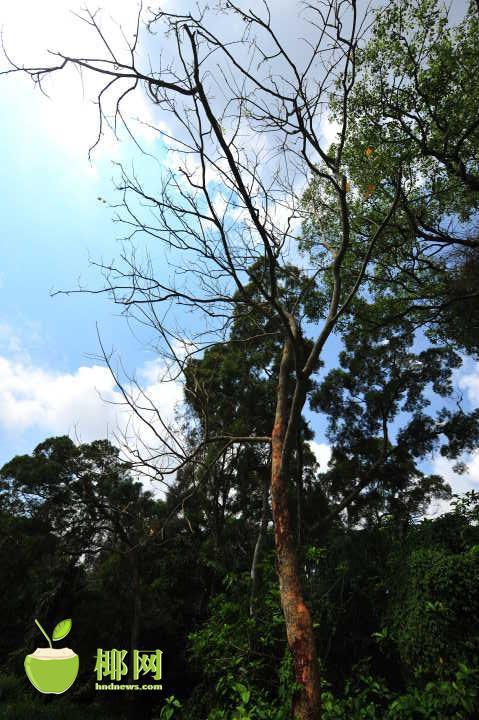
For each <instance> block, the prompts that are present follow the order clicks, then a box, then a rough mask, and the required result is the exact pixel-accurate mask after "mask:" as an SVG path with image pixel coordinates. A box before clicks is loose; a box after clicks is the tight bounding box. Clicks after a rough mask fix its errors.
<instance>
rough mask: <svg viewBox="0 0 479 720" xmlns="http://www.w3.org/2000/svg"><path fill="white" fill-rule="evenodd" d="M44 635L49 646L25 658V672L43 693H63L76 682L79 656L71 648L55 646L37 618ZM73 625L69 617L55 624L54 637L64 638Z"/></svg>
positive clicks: (56, 638)
mask: <svg viewBox="0 0 479 720" xmlns="http://www.w3.org/2000/svg"><path fill="white" fill-rule="evenodd" d="M35 623H36V624H37V625H38V627H39V628H40V630H41V631H42V633H43V635H44V636H45V637H46V639H47V641H48V647H47V648H37V649H36V650H35V652H34V653H32V654H31V655H27V656H26V658H25V672H26V673H27V677H28V679H29V680H30V682H31V683H32V685H33V687H35V688H36V689H37V690H39V691H40V692H41V693H45V694H50V693H53V694H55V695H61V694H62V693H64V692H65V690H68V688H69V687H71V686H72V685H73V683H74V682H75V679H76V676H77V674H78V664H79V658H78V655H77V654H76V653H74V652H73V650H71V649H70V648H67V647H64V648H58V649H57V648H54V647H53V646H52V641H51V640H50V638H49V636H48V635H47V633H46V632H45V630H44V629H43V628H42V626H41V625H40V623H39V622H38V620H35ZM71 627H72V621H71V620H70V619H69V618H68V619H67V620H62V621H61V622H59V623H58V625H56V626H55V628H54V630H53V633H52V639H53V640H54V641H57V640H63V638H64V637H66V636H67V635H68V633H69V632H70V630H71Z"/></svg>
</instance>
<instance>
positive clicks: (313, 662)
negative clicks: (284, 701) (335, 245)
mask: <svg viewBox="0 0 479 720" xmlns="http://www.w3.org/2000/svg"><path fill="white" fill-rule="evenodd" d="M291 352H292V349H291V344H290V342H289V341H286V344H285V347H284V349H283V355H282V358H281V366H280V372H279V382H278V396H277V404H276V414H275V420H274V427H273V432H272V438H271V441H272V463H271V501H272V502H271V504H272V511H273V520H274V534H275V545H276V562H277V572H278V578H279V589H280V597H281V605H282V609H283V614H284V619H285V625H286V635H287V639H288V645H289V648H290V650H291V654H292V656H293V663H294V675H295V681H296V683H297V684H298V685H299V686H300V688H301V689H300V690H299V691H298V692H297V694H296V696H295V697H294V699H293V707H292V717H293V718H294V719H295V720H320V717H321V692H320V678H319V666H318V658H317V654H316V641H315V637H314V631H313V625H312V620H311V614H310V612H309V610H308V608H307V607H306V605H305V602H304V597H303V592H302V588H301V580H300V573H299V565H298V557H297V548H296V543H295V537H294V531H293V524H292V522H291V520H292V518H291V512H290V508H289V502H288V472H289V465H290V456H291V449H289V448H287V447H285V443H284V440H285V433H286V428H287V423H288V417H289V412H290V403H291V400H290V392H289V374H290V369H291V362H292V357H291Z"/></svg>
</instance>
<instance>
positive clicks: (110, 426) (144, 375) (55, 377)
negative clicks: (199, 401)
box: [0, 325, 182, 447]
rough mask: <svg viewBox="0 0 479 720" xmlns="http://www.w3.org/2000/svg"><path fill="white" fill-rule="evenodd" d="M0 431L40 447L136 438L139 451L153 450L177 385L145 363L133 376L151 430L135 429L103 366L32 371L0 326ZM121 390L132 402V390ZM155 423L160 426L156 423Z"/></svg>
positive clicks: (157, 366)
mask: <svg viewBox="0 0 479 720" xmlns="http://www.w3.org/2000/svg"><path fill="white" fill-rule="evenodd" d="M0 332H1V334H0V340H2V343H1V344H0V347H2V346H3V347H4V348H5V349H6V352H3V353H0V429H1V430H2V431H3V432H4V433H15V434H16V435H17V436H21V435H22V434H24V433H27V432H29V433H30V434H31V433H33V435H34V436H36V437H37V441H38V442H40V441H41V440H43V439H44V438H45V437H46V436H49V435H63V434H68V435H70V436H71V437H72V438H73V439H75V440H78V441H81V442H91V441H92V440H96V439H99V438H104V437H108V438H109V439H110V440H112V441H113V442H115V440H116V438H118V437H120V436H123V435H126V436H128V437H129V438H130V439H134V438H140V439H141V443H143V445H144V446H147V447H149V446H152V447H156V446H158V439H157V438H156V437H155V433H154V429H156V430H158V431H161V432H163V430H162V428H161V421H163V422H165V424H166V425H168V424H173V423H174V414H175V409H176V407H177V405H178V403H180V402H181V399H182V387H181V384H180V383H179V382H178V381H168V379H167V376H168V370H167V368H166V366H165V364H164V363H163V361H162V360H160V359H157V360H150V361H148V362H147V363H145V365H144V366H143V367H141V368H140V369H139V371H138V377H139V378H140V379H141V381H142V386H141V387H142V391H143V392H144V395H143V396H142V401H141V404H142V406H144V407H147V404H146V400H145V398H149V399H150V400H151V401H152V403H154V408H155V411H154V412H153V411H152V410H151V408H147V410H145V413H144V414H145V416H146V418H147V419H148V421H149V422H150V423H151V426H150V427H148V426H147V425H145V424H143V423H141V422H140V421H139V420H138V418H137V417H135V415H134V413H133V412H132V410H131V408H129V407H128V406H125V404H124V402H123V396H122V394H121V392H120V389H119V388H118V386H117V385H116V383H115V380H114V378H113V376H112V374H111V373H110V371H109V370H108V368H106V367H105V366H103V365H98V364H93V365H90V366H82V367H79V368H78V369H76V370H75V371H73V372H59V371H55V370H52V369H44V368H40V367H37V366H35V365H34V364H33V363H32V362H31V360H30V359H29V358H28V355H26V354H25V353H23V352H21V346H20V340H19V338H18V337H17V336H16V335H15V333H13V332H11V331H10V332H9V330H8V326H6V325H2V326H0ZM125 387H126V390H127V391H129V392H131V393H132V394H134V395H136V396H138V389H137V388H136V387H135V386H134V384H132V383H130V384H129V385H128V384H127V385H126V386H125ZM160 418H161V420H160Z"/></svg>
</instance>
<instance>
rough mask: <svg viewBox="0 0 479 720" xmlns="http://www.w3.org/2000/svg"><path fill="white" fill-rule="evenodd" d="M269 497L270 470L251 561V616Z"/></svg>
mask: <svg viewBox="0 0 479 720" xmlns="http://www.w3.org/2000/svg"><path fill="white" fill-rule="evenodd" d="M268 498H269V478H268V472H266V473H265V480H264V485H263V504H262V508H261V524H260V527H259V533H258V539H257V540H256V545H255V547H254V553H253V562H252V563H251V593H250V598H249V614H250V617H254V614H255V613H254V603H255V599H256V588H257V585H258V563H259V556H260V552H261V546H262V544H263V540H264V536H265V535H266V530H267V528H268V510H269V508H268Z"/></svg>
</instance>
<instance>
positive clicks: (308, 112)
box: [9, 0, 403, 720]
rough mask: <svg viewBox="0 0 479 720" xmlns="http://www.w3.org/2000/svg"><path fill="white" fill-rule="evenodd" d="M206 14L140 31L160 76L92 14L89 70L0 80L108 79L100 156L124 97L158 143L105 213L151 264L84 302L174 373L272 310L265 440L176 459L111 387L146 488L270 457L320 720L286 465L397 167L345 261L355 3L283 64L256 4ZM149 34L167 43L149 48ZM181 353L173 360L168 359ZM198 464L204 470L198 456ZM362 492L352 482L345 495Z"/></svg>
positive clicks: (313, 716)
mask: <svg viewBox="0 0 479 720" xmlns="http://www.w3.org/2000/svg"><path fill="white" fill-rule="evenodd" d="M220 11H221V13H224V14H225V15H226V16H227V17H230V18H231V23H232V25H231V27H232V28H233V29H234V36H233V37H230V38H228V37H226V38H225V37H220V36H218V35H217V34H216V33H215V29H214V28H215V22H214V18H212V14H211V12H208V11H205V12H204V13H199V14H197V15H193V14H184V15H181V14H175V13H170V12H161V11H158V12H157V13H155V14H153V15H152V16H151V17H149V19H148V22H147V25H146V29H147V31H149V32H150V33H151V35H147V34H145V37H147V38H148V42H151V41H152V40H153V41H154V42H156V43H158V44H159V46H161V47H162V48H163V49H164V53H165V57H166V54H169V57H168V61H165V59H164V57H163V55H161V54H160V53H157V55H158V57H159V60H158V65H157V66H156V67H155V66H154V64H153V62H151V65H149V63H148V61H147V59H146V58H145V57H144V56H142V59H141V58H140V54H139V48H140V43H139V42H138V39H139V37H140V36H141V31H142V27H143V26H142V22H141V20H142V16H141V13H140V15H139V17H138V27H137V29H136V32H135V36H134V42H133V43H130V44H128V42H127V40H126V36H125V43H126V46H125V47H124V48H116V47H114V46H113V45H112V44H111V43H110V42H109V40H108V38H107V37H106V35H105V33H104V32H103V31H102V28H101V25H100V16H99V15H95V14H93V13H88V12H87V13H85V14H84V16H83V20H84V21H85V22H87V23H89V24H90V25H91V27H92V31H93V32H96V33H98V35H99V37H100V38H101V41H102V43H103V46H104V50H105V54H104V56H103V57H102V58H101V59H98V58H91V57H72V56H70V55H68V54H67V53H60V52H59V53H55V54H54V58H53V62H52V64H51V66H45V67H36V68H25V67H22V66H20V65H18V63H17V64H15V63H14V62H13V60H11V63H12V67H11V69H10V70H9V72H15V71H23V72H27V73H29V74H30V75H31V77H32V78H33V80H34V81H35V82H36V83H37V84H39V85H44V84H45V83H47V80H48V76H49V75H50V74H51V73H53V72H58V71H61V70H63V69H65V68H67V67H68V66H75V67H76V68H79V69H80V70H81V71H82V72H84V73H85V72H90V73H95V74H96V75H97V76H100V77H104V79H105V84H104V87H103V89H102V90H101V92H100V93H99V95H98V98H97V100H98V110H99V118H100V124H99V135H98V141H100V140H101V136H102V132H103V128H104V124H105V122H109V123H111V124H113V125H114V126H115V127H116V123H117V122H118V121H119V122H123V123H124V124H125V125H126V126H127V128H128V130H129V131H130V132H131V133H132V135H134V133H133V131H132V130H131V128H130V124H129V122H128V119H127V118H126V116H125V115H124V113H123V112H122V109H123V107H124V103H125V100H126V98H127V96H129V95H130V94H131V93H133V92H134V91H135V90H136V91H143V92H145V93H146V96H147V98H148V99H149V100H150V101H151V103H152V106H153V109H154V114H155V120H154V121H152V122H149V125H150V127H151V128H152V129H155V128H156V129H158V133H159V138H160V140H161V141H162V147H163V150H162V156H160V159H161V161H162V162H161V163H159V166H160V171H159V173H160V175H161V180H159V181H158V184H154V185H153V184H152V183H151V182H150V183H147V182H146V181H144V182H142V181H141V180H140V179H139V178H138V177H136V175H135V174H133V173H131V172H129V171H128V170H127V169H126V168H125V167H121V170H120V172H121V178H120V180H119V183H118V190H119V192H120V194H121V202H120V203H119V206H117V207H118V219H119V220H121V222H122V223H123V224H124V225H125V226H126V227H127V228H128V238H129V239H130V240H132V239H134V238H135V237H136V236H138V235H139V234H142V235H143V236H146V237H147V238H149V239H150V240H151V252H150V255H149V256H148V257H146V258H144V259H143V260H142V259H140V258H139V257H138V255H137V254H136V253H134V252H131V251H128V250H127V251H125V253H124V254H123V255H122V258H121V261H120V262H118V263H115V264H114V265H105V264H102V265H101V266H100V267H101V269H102V271H103V272H104V277H105V281H106V282H105V286H104V287H102V288H100V289H99V290H98V291H96V292H107V293H109V294H110V295H111V297H112V298H113V300H114V302H116V303H118V304H119V305H121V306H122V307H123V308H124V309H125V312H127V313H128V314H130V315H133V316H135V317H136V318H137V319H138V320H139V321H140V322H143V323H146V324H147V325H149V326H150V327H153V328H154V330H155V331H156V332H157V333H158V338H159V341H158V346H159V347H161V348H162V350H163V351H164V352H165V354H166V355H167V356H168V357H169V359H170V360H171V361H172V363H173V366H172V367H174V368H175V371H177V372H178V373H180V372H181V370H182V369H183V367H184V363H185V357H188V356H189V355H191V354H192V353H195V352H201V350H202V349H204V348H205V347H207V346H208V345H210V344H212V343H217V342H228V341H229V339H228V328H229V325H230V322H231V318H232V316H233V314H234V313H236V314H238V313H244V314H254V313H256V312H258V313H262V314H264V313H268V314H269V315H270V316H273V317H275V318H276V320H277V322H278V327H279V328H280V329H279V333H280V337H281V343H282V351H281V363H280V368H279V374H278V378H277V395H276V413H275V418H274V424H273V427H272V428H271V433H270V435H267V436H256V435H255V434H254V433H252V434H251V435H247V436H244V437H230V436H220V437H218V436H217V435H214V436H212V435H210V434H209V433H208V430H207V427H208V426H207V423H206V424H205V427H206V431H205V434H204V436H203V437H202V438H201V439H200V441H199V443H198V445H197V446H196V447H194V448H192V447H184V446H183V444H182V442H181V440H180V438H179V437H178V435H177V434H175V432H174V430H173V429H172V428H171V427H170V426H169V424H168V422H167V421H166V420H165V418H162V417H161V415H160V413H159V412H158V409H157V406H156V404H155V401H154V399H152V398H149V397H147V395H146V394H145V392H144V391H143V389H142V388H141V386H140V385H139V384H137V385H135V384H134V383H129V384H128V385H125V384H124V383H123V384H122V383H121V380H120V379H119V378H118V384H119V386H120V389H121V391H122V392H123V397H124V400H125V403H127V404H128V405H129V406H130V407H131V409H132V410H133V412H134V414H135V416H136V417H137V418H138V420H139V421H141V422H142V423H143V425H144V427H146V428H147V433H146V435H145V433H143V434H140V435H139V439H138V442H137V444H136V445H135V447H134V448H130V449H131V453H130V455H134V456H135V457H136V460H137V461H138V463H141V466H142V467H143V468H144V469H149V470H150V473H151V476H152V477H154V478H159V479H161V480H164V481H166V478H167V477H168V476H172V475H173V474H174V473H178V472H179V471H180V470H181V469H182V468H184V467H185V466H186V465H190V466H191V465H193V466H194V467H196V468H197V469H198V472H199V473H201V472H204V471H206V470H207V468H206V460H205V458H206V452H205V450H206V449H207V448H208V449H209V448H211V447H213V448H214V449H215V452H216V449H217V450H218V452H217V454H216V457H220V456H221V455H224V454H225V453H226V452H228V451H229V450H230V449H231V448H232V447H233V446H235V445H236V446H237V445H241V444H245V443H250V442H255V443H262V444H265V445H270V449H271V482H270V490H271V500H272V514H273V520H274V534H275V546H276V562H277V573H278V578H279V586H280V596H281V604H282V609H283V613H284V618H285V626H286V634H287V640H288V644H289V648H290V650H291V654H292V658H293V662H294V675H295V681H296V683H297V686H298V687H299V688H300V689H299V690H298V692H297V693H296V695H295V698H294V702H293V708H292V717H294V718H297V719H301V720H318V719H319V718H320V716H321V693H320V673H319V665H318V658H317V652H316V642H315V636H314V630H313V625H312V620H311V614H310V610H309V608H308V606H307V604H306V601H305V597H304V593H303V589H302V582H301V574H300V569H299V564H298V557H297V543H296V538H295V533H294V529H293V526H294V522H293V518H292V516H291V511H290V507H289V503H288V488H289V485H290V482H291V478H290V467H291V460H292V457H293V455H294V453H295V451H296V445H297V439H298V436H299V433H298V426H299V423H300V420H301V412H302V409H303V407H304V405H305V402H306V399H307V394H308V387H309V382H310V379H311V376H312V375H313V373H314V372H315V371H316V369H317V367H318V362H319V359H320V356H321V353H322V351H323V348H324V347H325V344H326V343H327V341H328V338H329V337H330V335H331V334H332V333H333V332H334V330H335V328H336V326H337V323H338V320H339V319H340V318H341V317H342V316H344V315H345V314H346V313H347V311H348V309H349V308H350V306H351V303H352V301H353V300H354V298H355V296H356V295H357V294H358V293H359V292H361V290H362V287H363V283H364V280H365V276H366V274H367V272H368V269H369V268H370V266H371V265H372V264H373V263H374V261H375V258H376V255H377V253H378V252H379V249H380V248H381V241H382V238H383V235H384V232H385V229H387V228H388V225H389V223H390V222H391V219H392V218H393V216H394V213H395V209H396V206H397V204H398V202H399V198H400V196H401V192H403V190H402V189H401V173H400V168H399V167H397V168H394V169H393V172H392V174H391V177H389V178H386V179H385V181H384V182H383V183H382V185H381V188H380V189H378V191H377V192H381V193H382V195H383V197H384V208H385V209H384V213H383V215H382V217H381V219H380V221H379V222H376V223H370V224H369V225H367V229H366V231H364V225H363V231H362V232H363V236H362V244H361V246H360V247H358V243H352V233H353V232H354V233H356V229H355V228H352V225H351V224H352V214H351V208H350V192H349V191H350V188H349V183H348V178H347V170H346V167H345V163H344V158H343V154H344V147H345V143H346V139H347V133H348V113H349V98H350V94H351V92H352V89H353V86H354V83H355V78H356V51H357V48H358V43H359V42H360V40H361V38H362V35H363V32H364V30H365V18H364V17H363V18H359V17H358V13H357V8H356V1H355V0H328V1H326V2H321V1H318V2H314V3H308V4H307V5H305V6H304V7H303V10H302V12H303V16H304V33H305V37H304V41H302V44H301V51H300V52H299V53H296V54H297V55H298V54H299V57H295V55H294V53H293V50H292V49H291V48H288V47H286V46H285V44H284V43H283V41H282V39H281V38H280V36H279V35H278V34H277V32H276V31H275V27H274V23H273V21H272V18H271V16H270V11H269V8H268V6H267V5H266V3H265V4H264V5H262V6H261V9H260V10H259V11H257V12H256V11H253V10H243V9H242V8H241V7H239V6H238V5H236V4H234V3H233V2H230V1H229V0H226V2H223V3H222V7H221V8H220ZM160 29H163V30H164V31H165V32H164V33H163V34H162V35H159V32H160ZM157 33H158V36H156V34H157ZM160 38H161V39H160ZM297 47H298V46H297ZM125 49H126V52H125ZM331 96H334V98H335V102H336V105H337V107H339V108H340V113H339V114H340V123H339V127H338V128H337V136H336V141H335V143H334V144H333V145H331V146H329V145H328V144H327V143H326V141H325V140H324V137H323V133H322V130H323V129H324V122H325V121H326V120H327V116H328V104H329V102H330V100H331ZM108 97H110V98H111V97H113V98H114V113H113V116H114V117H113V118H111V117H108V114H107V112H106V110H105V107H106V103H107V98H108ZM314 179H316V180H317V181H318V182H320V183H321V184H322V185H323V186H324V187H326V188H327V201H325V202H328V203H329V204H330V205H332V206H334V208H335V209H336V213H337V218H338V219H339V222H338V224H337V230H335V234H334V237H328V238H324V240H321V239H320V240H319V244H320V245H321V247H322V255H321V260H318V261H317V262H316V263H315V264H312V263H309V262H307V261H306V260H304V258H303V259H301V257H300V255H299V254H298V248H297V242H298V241H297V236H298V233H299V227H300V223H301V221H302V219H304V212H305V211H304V207H303V205H302V203H301V197H302V193H303V192H304V190H305V189H306V187H307V186H308V184H310V182H311V181H312V180H314ZM159 248H163V249H164V251H165V253H166V254H167V255H168V263H169V264H168V271H167V272H165V270H164V267H166V266H165V265H163V266H162V268H163V269H162V270H160V271H159V269H158V262H159V252H160V250H159ZM165 257H166V255H165ZM298 257H299V258H300V259H299V261H298V262H296V264H297V265H300V270H299V276H298V277H297V278H296V280H298V281H300V282H298V288H300V290H298V292H297V294H296V296H295V298H294V299H293V300H292V301H291V300H289V301H285V300H284V297H283V294H282V291H281V290H282V283H283V282H284V277H287V276H288V273H289V272H292V271H291V270H290V269H289V268H290V266H291V258H293V259H295V260H298ZM252 268H254V271H253V270H252ZM319 282H321V283H322V286H323V288H324V287H326V288H327V294H328V297H327V298H326V299H325V302H324V311H323V314H322V315H323V316H322V319H321V322H320V323H319V325H318V329H317V334H316V337H315V338H314V339H313V341H312V342H306V341H305V337H304V333H303V325H304V317H303V315H304V309H303V308H304V301H305V299H307V298H308V297H309V296H310V295H311V294H313V293H315V292H316V291H317V287H318V283H319ZM251 287H254V290H255V292H254V293H253V294H252V293H251V290H250V288H251ZM82 291H83V290H82ZM171 308H174V309H176V310H178V309H179V310H180V311H183V310H188V311H189V312H190V314H192V315H190V316H192V317H193V318H194V322H195V330H194V332H193V331H190V333H188V332H187V331H186V330H185V329H183V330H180V329H178V327H177V325H176V324H175V323H174V322H171V323H170V322H169V318H170V317H171V316H172V314H171V312H170V309H171ZM175 317H176V318H178V314H177V315H176V316H175ZM181 343H182V344H183V348H184V352H180V351H179V349H178V348H179V347H180V344H181ZM104 355H105V359H106V360H107V362H108V363H109V364H110V367H111V369H112V371H114V369H113V367H112V366H111V363H110V359H109V357H108V355H107V353H104ZM172 372H173V370H172ZM142 438H143V439H142ZM213 454H215V453H213ZM208 457H209V458H210V460H209V461H208V462H210V461H211V452H210V453H208ZM362 487H364V485H363V484H361V482H360V483H358V488H357V493H359V492H360V491H361V488H362ZM350 500H351V498H349V499H348V501H350Z"/></svg>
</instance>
